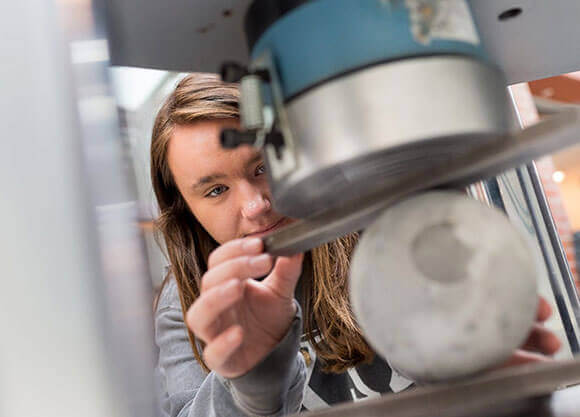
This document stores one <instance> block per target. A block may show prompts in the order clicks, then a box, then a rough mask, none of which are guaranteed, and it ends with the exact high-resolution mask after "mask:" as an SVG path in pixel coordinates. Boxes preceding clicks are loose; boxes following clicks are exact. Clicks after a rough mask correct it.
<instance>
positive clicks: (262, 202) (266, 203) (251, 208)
mask: <svg viewBox="0 0 580 417" xmlns="http://www.w3.org/2000/svg"><path fill="white" fill-rule="evenodd" d="M271 208H272V204H271V203H270V199H269V198H268V196H266V195H264V194H263V193H261V192H259V191H258V190H254V192H251V193H247V194H246V195H245V198H244V200H243V202H242V216H244V217H245V218H247V219H249V220H254V219H256V218H258V217H260V216H261V215H263V214H266V213H267V212H268V211H270V209H271Z"/></svg>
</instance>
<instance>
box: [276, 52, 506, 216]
mask: <svg viewBox="0 0 580 417" xmlns="http://www.w3.org/2000/svg"><path fill="white" fill-rule="evenodd" d="M504 85H505V80H504V79H503V76H502V74H501V73H500V72H499V71H498V70H497V69H495V68H492V67H490V66H488V65H486V64H483V63H481V62H478V61H476V60H473V59H470V58H465V57H456V56H438V57H427V58H425V57H423V58H416V59H408V60H403V61H397V62H391V63H386V64H381V65H377V66H373V67H371V68H367V69H363V70H360V71H357V72H355V73H352V74H349V75H345V76H343V77H340V78H338V79H336V80H333V81H330V82H328V83H325V84H323V85H321V86H319V87H317V88H315V89H313V90H310V91H308V92H306V93H304V94H303V95H300V96H299V97H297V98H295V99H293V100H292V101H291V102H290V103H287V104H286V110H287V115H288V123H289V125H290V127H291V128H292V132H293V138H294V149H295V154H296V159H297V160H296V162H297V164H296V166H297V167H296V169H294V170H293V171H292V172H291V173H290V174H288V175H287V176H285V177H284V178H281V179H275V178H272V179H271V187H272V193H273V196H274V204H275V206H276V208H277V209H278V211H280V212H282V213H284V214H286V215H288V216H291V217H296V218H303V217H306V216H308V215H311V214H312V213H314V212H317V211H319V210H323V209H328V208H330V207H333V206H336V205H339V204H344V203H345V202H348V201H351V200H355V199H360V198H363V197H364V196H365V195H367V194H369V193H371V192H372V191H374V190H376V189H379V188H380V187H383V186H385V185H386V184H389V183H395V182H396V181H398V180H399V179H400V178H401V176H402V175H404V174H406V173H408V172H409V171H410V170H416V169H419V168H424V167H427V166H430V165H433V164H435V163H437V162H442V161H445V160H447V159H449V158H452V157H454V156H457V155H460V154H463V153H465V152H466V151H467V150H469V149H470V148H473V147H474V146H477V145H479V144H481V143H484V142H486V141H489V140H491V139H493V138H495V137H496V136H497V135H499V134H503V133H506V132H507V130H508V126H509V120H508V114H509V113H508V107H507V105H508V102H507V95H506V93H505V88H504ZM268 162H269V166H271V167H272V170H273V171H276V159H273V158H269V160H268Z"/></svg>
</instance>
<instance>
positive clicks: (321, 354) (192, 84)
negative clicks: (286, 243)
mask: <svg viewBox="0 0 580 417" xmlns="http://www.w3.org/2000/svg"><path fill="white" fill-rule="evenodd" d="M238 99H239V91H238V86H237V85H236V84H227V83H224V82H222V81H220V80H219V79H218V78H217V77H215V76H213V75H208V74H192V75H188V76H186V77H185V78H183V79H182V80H181V81H180V82H179V83H178V85H177V87H176V88H175V90H174V91H173V92H172V93H171V94H170V95H169V97H168V98H167V99H166V100H165V102H164V104H163V105H162V107H161V109H160V110H159V112H158V114H157V117H156V119H155V124H154V126H153V134H152V140H151V179H152V183H153V190H154V192H155V196H156V198H157V202H158V205H159V217H158V219H157V220H156V227H157V230H158V231H159V232H160V233H161V234H162V236H163V238H164V240H165V246H166V248H167V256H168V258H169V261H170V273H169V274H168V276H167V277H166V279H165V281H164V283H165V282H166V281H167V279H168V278H169V277H170V276H173V277H175V280H176V282H177V287H178V289H179V297H180V301H181V307H182V310H183V314H184V315H185V312H186V311H187V309H188V308H189V307H190V306H191V304H192V303H193V302H194V301H195V300H196V298H197V297H199V291H200V281H201V277H202V275H203V274H204V272H205V271H206V270H207V260H208V257H209V254H210V252H211V251H212V250H214V249H215V248H216V247H217V246H218V244H217V242H216V241H215V240H214V239H213V238H212V237H211V236H210V235H209V234H208V233H207V231H206V230H205V229H204V228H203V227H202V226H201V224H200V223H199V222H198V221H197V219H196V218H195V217H194V216H193V214H192V213H191V211H190V209H189V207H188V206H187V204H186V202H185V200H184V198H183V197H182V196H181V194H180V192H179V190H178V189H177V186H176V184H175V181H174V179H173V176H172V173H171V171H170V169H169V165H168V162H167V152H168V151H167V149H168V144H169V141H170V140H171V136H172V133H173V128H174V127H175V126H176V125H191V124H195V122H197V121H201V120H216V119H218V120H219V119H238V117H239V112H238ZM356 241H357V236H356V235H355V234H353V235H349V236H346V237H343V238H340V239H337V240H336V241H334V242H331V243H328V244H325V245H323V246H321V247H318V248H316V249H313V250H311V251H309V252H308V253H307V254H306V256H305V260H304V272H303V275H302V278H301V280H302V283H301V285H302V297H301V298H302V308H303V316H304V332H305V334H306V335H307V337H308V340H309V341H310V343H311V344H312V345H313V347H314V348H315V350H316V352H317V356H318V358H319V359H320V360H321V361H322V364H323V369H324V370H325V371H326V372H336V373H339V372H343V371H344V370H346V369H347V368H349V367H352V366H354V365H356V364H359V363H363V362H370V361H371V360H372V359H373V357H374V353H373V351H372V350H371V349H370V347H369V346H368V344H367V342H366V341H365V340H364V338H363V336H362V334H361V332H360V329H359V327H358V325H357V324H356V322H355V320H354V318H353V315H352V311H351V307H350V303H349V299H348V270H349V260H350V255H351V252H352V250H353V248H354V245H355V244H356ZM188 332H189V340H190V343H191V347H192V350H193V353H194V356H195V358H196V359H197V360H198V361H199V363H200V364H201V365H202V366H203V367H204V369H206V370H208V368H207V366H206V365H205V363H204V362H203V359H202V357H201V354H200V348H198V345H197V343H195V342H196V339H195V335H194V334H192V332H191V331H188ZM317 332H319V335H320V336H321V337H320V338H318V337H316V338H315V336H316V335H317ZM200 346H201V348H203V344H200Z"/></svg>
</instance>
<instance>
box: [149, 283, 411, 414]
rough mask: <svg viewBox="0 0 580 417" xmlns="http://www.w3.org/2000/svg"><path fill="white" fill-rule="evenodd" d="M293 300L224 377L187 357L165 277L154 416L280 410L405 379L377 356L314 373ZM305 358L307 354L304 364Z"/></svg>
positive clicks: (364, 394)
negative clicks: (288, 311) (255, 356)
mask: <svg viewBox="0 0 580 417" xmlns="http://www.w3.org/2000/svg"><path fill="white" fill-rule="evenodd" d="M296 305H297V307H298V308H297V314H296V316H295V317H294V319H293V321H292V323H291V325H290V328H289V330H288V333H287V334H286V335H285V337H284V338H283V339H282V340H281V341H280V343H279V344H278V345H277V346H276V347H275V348H274V350H273V351H272V352H271V353H270V354H269V355H268V356H267V357H266V358H265V359H264V360H263V361H262V362H261V363H259V364H258V365H257V366H256V367H254V368H253V369H252V370H251V371H250V372H248V373H247V374H245V375H243V376H241V377H238V378H234V379H225V378H223V377H221V376H219V375H218V374H216V373H215V372H210V373H209V374H208V373H206V372H205V371H204V370H203V369H202V367H201V366H200V364H199V363H198V362H197V361H196V360H195V357H194V356H193V352H192V350H191V346H190V344H189V338H188V336H187V328H186V326H185V323H184V322H183V314H182V311H181V304H180V302H179V296H178V289H177V284H176V282H175V280H170V281H169V282H168V283H167V284H166V285H165V287H164V289H163V291H162V293H161V295H160V298H159V303H158V306H157V311H156V312H155V339H156V343H157V346H158V348H159V362H158V366H157V369H156V377H157V382H158V387H159V395H160V405H161V409H162V410H161V415H163V416H171V417H177V416H179V417H186V416H190V417H202V416H203V417H212V416H248V415H249V416H283V415H287V414H293V413H296V412H299V411H303V410H312V409H318V408H324V407H328V406H329V405H331V404H335V403H339V402H344V401H358V400H361V399H364V398H370V397H376V396H378V395H381V393H385V392H398V391H401V390H402V389H405V388H406V387H408V386H409V385H410V382H409V381H407V380H405V379H404V378H402V377H400V376H399V375H397V374H396V373H395V372H394V371H392V370H391V369H390V368H389V366H388V364H386V362H384V361H383V360H382V359H380V358H379V357H378V356H377V357H376V359H375V361H374V362H373V363H371V364H370V365H361V366H357V367H356V368H352V369H350V370H348V371H347V372H345V373H343V374H327V373H324V372H322V370H321V365H320V363H319V362H318V361H317V360H316V354H315V351H314V349H313V348H312V347H311V346H310V345H309V343H308V342H307V341H306V338H305V337H304V336H303V335H302V337H301V333H302V316H301V314H302V313H301V309H300V305H299V303H298V302H296ZM305 358H309V360H308V362H309V364H308V366H307V364H306V362H307V361H305Z"/></svg>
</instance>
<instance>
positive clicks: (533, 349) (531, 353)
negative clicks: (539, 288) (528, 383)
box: [501, 297, 562, 368]
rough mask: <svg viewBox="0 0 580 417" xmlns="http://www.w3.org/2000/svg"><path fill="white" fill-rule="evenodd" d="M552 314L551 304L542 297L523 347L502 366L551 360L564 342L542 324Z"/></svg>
mask: <svg viewBox="0 0 580 417" xmlns="http://www.w3.org/2000/svg"><path fill="white" fill-rule="evenodd" d="M551 315H552V308H551V307H550V304H548V302H547V301H546V300H545V299H544V297H540V299H539V302H538V310H537V313H536V323H535V324H534V326H533V328H532V330H531V331H530V334H529V335H528V338H527V339H526V341H525V343H524V344H523V345H522V347H521V348H520V349H518V350H516V351H515V352H514V353H513V355H512V357H511V358H510V359H509V360H508V361H507V362H506V363H505V364H503V365H502V366H501V368H503V367H506V366H514V365H522V364H526V363H531V362H543V361H548V360H550V357H549V356H550V355H553V354H554V353H556V352H557V351H558V350H559V349H560V347H561V346H562V342H561V341H560V339H558V336H556V335H555V334H554V333H553V332H552V331H551V330H549V329H548V328H546V327H544V325H543V324H542V323H543V322H545V321H546V320H548V319H549V318H550V316H551Z"/></svg>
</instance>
